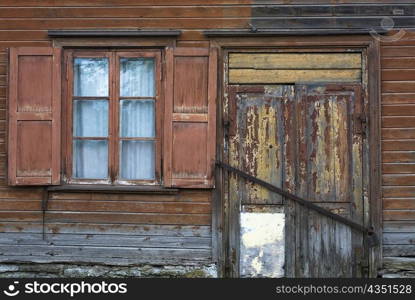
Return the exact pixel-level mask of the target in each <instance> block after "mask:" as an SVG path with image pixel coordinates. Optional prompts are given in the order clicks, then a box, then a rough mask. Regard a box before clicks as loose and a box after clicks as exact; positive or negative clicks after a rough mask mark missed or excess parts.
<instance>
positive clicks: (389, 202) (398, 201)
mask: <svg viewBox="0 0 415 300" xmlns="http://www.w3.org/2000/svg"><path fill="white" fill-rule="evenodd" d="M383 209H391V210H393V209H415V198H385V199H383ZM414 231H415V227H414Z"/></svg>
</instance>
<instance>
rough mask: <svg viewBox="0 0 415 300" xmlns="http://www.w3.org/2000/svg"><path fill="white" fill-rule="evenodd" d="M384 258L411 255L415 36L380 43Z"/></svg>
mask: <svg viewBox="0 0 415 300" xmlns="http://www.w3.org/2000/svg"><path fill="white" fill-rule="evenodd" d="M381 67H382V73H381V74H382V162H383V164H382V172H383V187H382V190H383V211H384V213H383V220H384V235H383V243H384V247H383V256H384V257H399V256H412V257H413V256H414V255H415V33H408V34H406V35H405V37H404V38H402V39H401V40H399V41H396V42H392V43H391V42H390V43H382V47H381Z"/></svg>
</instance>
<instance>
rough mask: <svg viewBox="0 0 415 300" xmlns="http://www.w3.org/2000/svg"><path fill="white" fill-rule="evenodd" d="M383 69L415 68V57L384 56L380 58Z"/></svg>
mask: <svg viewBox="0 0 415 300" xmlns="http://www.w3.org/2000/svg"><path fill="white" fill-rule="evenodd" d="M380 65H381V68H382V69H413V68H415V55H414V57H383V58H381V60H380Z"/></svg>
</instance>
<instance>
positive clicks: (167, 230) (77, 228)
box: [0, 222, 211, 237]
mask: <svg viewBox="0 0 415 300" xmlns="http://www.w3.org/2000/svg"><path fill="white" fill-rule="evenodd" d="M43 230H45V233H50V234H58V233H60V234H95V235H97V234H116V235H146V236H159V235H162V236H184V237H192V236H193V237H210V236H211V228H210V226H197V225H151V224H144V225H141V224H94V223H90V224H82V223H46V224H44V225H43V224H42V222H1V224H0V232H14V233H42V232H43Z"/></svg>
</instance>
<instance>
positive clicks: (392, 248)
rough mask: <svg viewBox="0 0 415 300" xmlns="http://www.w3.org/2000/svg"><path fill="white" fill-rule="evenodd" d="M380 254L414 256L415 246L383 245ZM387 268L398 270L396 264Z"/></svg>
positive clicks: (398, 266)
mask: <svg viewBox="0 0 415 300" xmlns="http://www.w3.org/2000/svg"><path fill="white" fill-rule="evenodd" d="M382 253H383V255H384V256H398V257H399V256H415V245H385V246H383V252H382ZM387 266H388V267H390V268H397V269H400V265H396V264H388V265H387Z"/></svg>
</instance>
